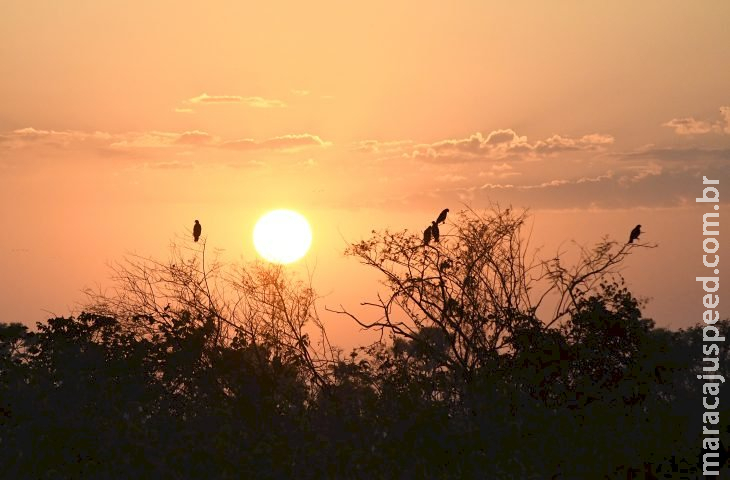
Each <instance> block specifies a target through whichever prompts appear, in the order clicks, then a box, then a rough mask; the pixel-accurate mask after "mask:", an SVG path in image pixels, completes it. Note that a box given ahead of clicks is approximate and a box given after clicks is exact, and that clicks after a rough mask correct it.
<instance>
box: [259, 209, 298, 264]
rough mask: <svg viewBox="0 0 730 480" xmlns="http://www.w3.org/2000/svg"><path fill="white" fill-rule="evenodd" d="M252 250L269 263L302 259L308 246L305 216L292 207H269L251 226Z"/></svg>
mask: <svg viewBox="0 0 730 480" xmlns="http://www.w3.org/2000/svg"><path fill="white" fill-rule="evenodd" d="M253 245H254V247H256V251H257V252H258V253H259V255H261V256H262V257H264V258H265V259H266V260H268V261H269V262H272V263H291V262H295V261H297V260H299V259H300V258H302V257H303V256H304V255H305V254H306V253H307V250H309V247H310V246H311V245H312V230H311V229H310V228H309V223H308V222H307V219H306V218H304V217H303V216H302V215H300V214H299V213H297V212H295V211H293V210H273V211H271V212H269V213H267V214H265V215H264V216H262V217H261V218H260V219H259V221H258V222H256V226H255V227H254V229H253Z"/></svg>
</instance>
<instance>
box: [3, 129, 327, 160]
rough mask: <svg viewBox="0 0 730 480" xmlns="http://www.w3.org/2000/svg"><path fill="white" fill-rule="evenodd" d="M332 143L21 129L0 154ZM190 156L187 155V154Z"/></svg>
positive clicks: (287, 148)
mask: <svg viewBox="0 0 730 480" xmlns="http://www.w3.org/2000/svg"><path fill="white" fill-rule="evenodd" d="M330 145H331V142H327V141H325V140H323V139H322V138H321V137H319V136H317V135H313V134H309V133H303V134H288V135H282V136H278V137H272V138H268V139H263V140H258V139H252V138H247V139H241V140H226V139H222V138H220V137H217V136H214V135H211V134H210V133H208V132H204V131H201V130H191V131H185V132H162V131H154V130H153V131H148V132H125V133H115V134H112V133H107V132H83V131H72V130H69V131H55V130H38V129H35V128H31V127H29V128H22V129H18V130H13V131H10V132H4V133H0V151H2V150H6V151H7V150H18V149H33V148H46V149H48V148H53V149H55V150H83V149H90V148H91V149H95V150H97V151H106V152H109V153H115V154H123V153H124V152H133V151H135V152H140V151H143V150H146V151H153V150H156V149H176V151H180V149H188V150H189V149H196V148H222V149H235V150H239V151H264V150H268V151H273V152H280V153H288V152H295V151H299V150H302V149H306V148H315V147H320V148H324V147H329V146H330ZM188 153H190V152H188Z"/></svg>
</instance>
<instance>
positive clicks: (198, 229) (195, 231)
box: [193, 220, 203, 242]
mask: <svg viewBox="0 0 730 480" xmlns="http://www.w3.org/2000/svg"><path fill="white" fill-rule="evenodd" d="M202 232H203V227H202V226H201V225H200V223H199V222H198V221H197V220H195V225H193V240H194V241H196V242H197V241H198V239H199V238H200V234H201V233H202Z"/></svg>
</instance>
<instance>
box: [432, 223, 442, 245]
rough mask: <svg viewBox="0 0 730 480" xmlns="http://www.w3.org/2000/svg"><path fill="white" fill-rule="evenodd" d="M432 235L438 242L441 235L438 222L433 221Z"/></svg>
mask: <svg viewBox="0 0 730 480" xmlns="http://www.w3.org/2000/svg"><path fill="white" fill-rule="evenodd" d="M431 236H432V237H433V239H434V241H435V242H436V243H438V241H439V237H440V236H441V232H439V224H438V222H431Z"/></svg>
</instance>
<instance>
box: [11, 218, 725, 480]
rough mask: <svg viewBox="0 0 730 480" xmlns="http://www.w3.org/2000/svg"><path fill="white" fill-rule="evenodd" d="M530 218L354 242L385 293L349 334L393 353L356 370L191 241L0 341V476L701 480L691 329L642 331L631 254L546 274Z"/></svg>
mask: <svg viewBox="0 0 730 480" xmlns="http://www.w3.org/2000/svg"><path fill="white" fill-rule="evenodd" d="M525 219H526V216H525V214H514V213H509V212H505V211H499V210H496V211H494V212H491V213H487V214H476V213H475V212H462V213H461V214H460V215H459V216H458V217H457V221H456V222H454V223H453V224H452V223H450V224H449V225H450V230H449V231H448V232H444V233H443V234H442V241H441V242H440V243H439V244H437V245H429V246H427V247H425V248H424V246H423V245H422V243H421V241H420V238H417V237H416V236H412V235H408V234H407V233H396V234H392V233H388V232H385V233H381V234H376V235H375V237H374V238H373V239H370V240H367V241H364V242H362V243H359V244H356V245H353V246H352V247H351V248H350V253H352V254H353V255H356V256H357V257H358V258H360V259H361V260H362V261H363V262H364V263H366V264H367V265H370V266H371V267H374V268H377V269H378V270H380V271H381V272H382V273H383V274H384V276H385V281H384V282H385V285H386V286H387V287H388V288H389V291H390V292H391V296H390V297H383V298H380V299H379V300H378V301H377V302H372V303H371V304H372V305H376V306H377V308H378V309H379V310H378V312H379V317H378V318H376V319H375V320H367V321H366V320H363V319H359V318H358V319H357V320H358V321H359V322H360V323H361V324H362V325H365V326H367V327H369V328H375V329H380V330H382V331H383V332H384V333H387V334H388V338H385V339H384V340H383V341H381V342H377V343H375V344H373V345H370V346H365V347H361V348H358V349H356V350H354V351H353V352H351V353H350V355H342V354H341V353H340V352H339V351H338V350H337V349H335V348H334V347H332V346H330V345H329V342H328V341H327V339H326V333H325V332H324V329H323V326H322V323H321V322H320V321H319V317H318V316H317V313H316V310H315V309H314V303H315V299H316V296H315V295H314V292H312V290H311V288H309V287H308V286H307V285H306V284H304V283H301V282H297V281H295V280H293V279H291V278H289V277H287V276H286V275H285V273H284V272H283V271H282V270H281V269H277V268H274V267H267V266H263V265H248V266H243V267H239V268H233V269H229V268H226V267H224V266H222V265H219V264H217V263H215V262H213V263H212V264H211V265H209V266H206V261H205V245H204V243H203V245H202V246H201V248H200V249H195V250H191V251H187V250H184V249H180V248H177V247H175V248H173V250H172V256H171V259H170V261H169V262H157V261H153V260H150V259H142V258H138V257H131V258H129V259H127V260H126V261H125V262H123V263H121V264H119V265H117V267H116V270H115V272H116V273H115V276H116V279H117V280H118V283H117V288H116V289H114V290H112V291H110V292H96V293H92V292H90V303H89V304H88V305H87V306H86V308H85V310H86V311H85V312H84V313H81V314H79V315H78V316H75V317H68V318H53V319H50V320H48V321H47V322H44V323H40V324H38V326H37V329H36V331H29V330H28V329H27V328H26V327H25V326H22V325H19V324H0V445H1V448H0V465H3V472H2V475H3V476H6V477H7V478H137V477H139V478H263V479H267V478H303V479H310V478H311V479H321V478H332V479H340V478H403V479H406V478H424V479H437V478H439V479H442V478H454V479H456V478H496V479H512V478H525V479H531V478H535V479H544V478H568V479H573V478H637V475H638V474H639V472H643V473H642V474H643V475H644V477H643V478H662V475H665V474H667V475H670V476H672V478H678V477H677V476H678V475H679V472H680V469H682V468H683V469H685V470H686V471H687V472H695V473H688V474H687V475H689V476H690V478H692V476H693V475H694V476H698V473H697V472H698V471H697V469H696V468H697V465H698V458H699V455H700V450H699V446H700V439H701V435H702V432H701V424H700V423H699V422H700V421H699V420H698V419H700V418H701V414H702V404H701V395H700V393H699V392H700V389H699V387H698V382H697V379H696V375H697V374H698V373H700V372H701V371H702V364H703V355H702V349H701V343H702V330H701V326H699V325H698V326H696V327H692V328H689V329H686V330H679V331H669V330H666V329H657V328H655V327H654V323H653V322H652V321H651V320H649V319H645V318H644V317H643V316H642V315H641V310H640V307H641V302H640V301H638V300H637V299H636V298H635V297H634V296H633V295H632V294H631V292H630V291H629V290H628V289H627V288H626V287H625V286H624V285H623V283H622V279H621V276H620V275H619V274H618V273H619V272H618V268H619V267H620V264H621V261H622V260H623V259H624V258H625V257H626V255H628V254H629V253H631V252H633V251H634V249H636V248H638V247H641V244H631V245H618V244H616V243H614V242H610V241H604V242H602V243H601V244H599V245H598V246H597V247H596V248H595V249H593V250H583V251H581V253H580V255H578V257H577V258H578V260H577V261H576V263H575V264H573V265H572V266H566V261H565V260H564V259H561V258H560V255H558V256H557V257H556V258H553V259H550V260H548V261H541V260H537V259H536V257H533V256H530V255H528V251H527V240H526V239H525V238H523V237H522V236H521V234H520V232H521V230H520V229H521V228H522V226H523V225H524V223H525ZM546 292H547V293H546ZM717 326H718V328H719V329H720V331H721V335H725V336H730V320H721V321H720V322H718V323H717ZM310 338H313V339H315V340H310ZM719 357H720V361H719V372H717V373H720V374H723V375H726V376H727V375H728V374H729V373H730V351H728V348H727V347H726V346H725V344H721V350H720V355H719ZM726 392H727V387H726V386H725V385H723V386H722V391H721V398H727V396H726V395H724V393H726ZM728 415H730V409H729V408H728V407H727V406H725V405H722V404H721V418H723V424H722V425H721V427H720V429H721V439H722V442H723V445H727V444H728V443H727V442H728V432H727V420H726V419H727V418H728ZM693 469H694V470H693ZM652 475H653V476H654V477H652Z"/></svg>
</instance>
